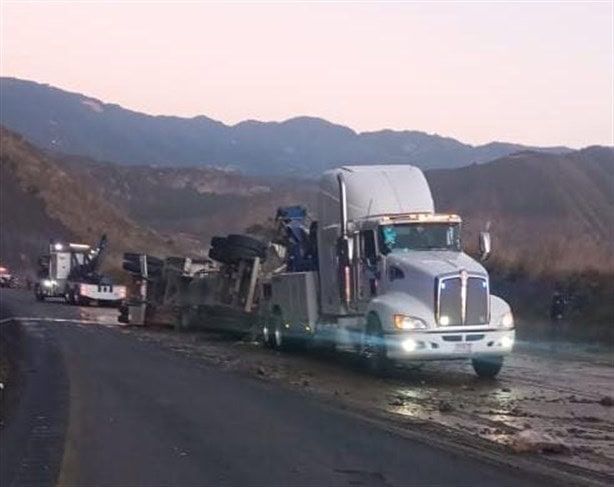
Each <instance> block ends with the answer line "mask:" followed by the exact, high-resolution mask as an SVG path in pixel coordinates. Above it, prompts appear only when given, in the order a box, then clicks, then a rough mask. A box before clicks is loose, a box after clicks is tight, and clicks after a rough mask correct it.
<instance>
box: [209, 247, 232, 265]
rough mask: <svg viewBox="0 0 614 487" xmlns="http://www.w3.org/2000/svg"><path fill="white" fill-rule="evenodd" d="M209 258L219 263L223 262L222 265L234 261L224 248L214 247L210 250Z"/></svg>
mask: <svg viewBox="0 0 614 487" xmlns="http://www.w3.org/2000/svg"><path fill="white" fill-rule="evenodd" d="M209 258H210V259H213V260H215V261H217V262H221V263H222V264H231V263H232V259H231V258H230V256H229V255H228V253H227V252H226V249H224V248H222V247H212V248H211V249H209Z"/></svg>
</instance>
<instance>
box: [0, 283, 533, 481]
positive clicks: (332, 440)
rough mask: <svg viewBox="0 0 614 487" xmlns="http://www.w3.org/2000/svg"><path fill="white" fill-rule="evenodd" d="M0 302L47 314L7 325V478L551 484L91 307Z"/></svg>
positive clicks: (1, 434) (17, 295) (18, 295)
mask: <svg viewBox="0 0 614 487" xmlns="http://www.w3.org/2000/svg"><path fill="white" fill-rule="evenodd" d="M0 310H1V313H2V314H1V315H0V316H1V317H2V318H7V317H8V316H11V315H12V316H20V317H31V318H34V317H39V318H43V319H42V320H28V319H24V320H22V321H21V322H20V324H19V325H15V324H12V323H11V322H8V321H6V320H3V322H2V324H1V325H0V332H1V333H2V336H3V338H4V339H7V340H10V341H11V346H12V347H14V348H17V347H18V348H19V349H20V351H21V354H22V355H21V361H20V366H19V370H18V372H16V373H14V374H13V378H12V380H13V382H15V383H16V385H13V386H12V387H13V389H15V390H14V391H13V396H12V397H11V400H10V401H9V403H10V404H9V405H8V411H7V417H6V418H5V423H4V424H3V426H2V429H1V430H0V485H2V486H3V487H5V486H6V487H9V486H17V487H19V486H23V485H28V486H37V485H41V486H43V485H54V484H58V485H66V486H68V485H78V486H94V485H96V486H99V485H106V486H121V487H127V486H158V485H160V486H161V485H164V486H166V485H169V486H170V485H177V486H190V485H199V486H205V485H212V486H223V485H231V486H243V485H246V486H247V485H254V486H264V485H280V486H281V485H283V486H292V485H300V486H316V485H317V486H324V485H331V486H332V485H334V486H343V485H348V486H351V485H360V486H407V485H472V486H473V485H485V486H494V485H510V486H511V485H522V486H523V487H529V486H531V485H537V484H538V483H540V484H541V483H543V481H542V482H540V481H538V480H537V479H531V478H528V476H527V475H525V474H523V473H522V472H519V471H517V470H512V469H506V468H503V467H501V466H496V465H493V464H491V463H487V462H486V461H481V460H480V459H476V458H473V457H466V456H463V455H462V454H461V453H460V451H456V452H455V451H453V450H445V449H441V448H440V447H435V446H432V445H429V444H428V442H426V443H425V442H420V441H415V440H411V439H408V438H407V437H404V436H399V435H397V434H395V433H391V432H389V431H386V430H385V429H383V428H380V427H378V426H377V425H376V424H372V423H370V422H367V421H364V420H362V419H360V418H359V417H356V416H354V415H352V414H348V413H347V412H346V411H343V410H341V409H336V408H334V407H333V406H331V405H329V404H326V403H323V402H320V401H319V400H318V399H316V398H314V397H310V396H307V395H305V394H301V393H298V392H294V391H290V390H287V389H285V388H282V387H280V386H276V385H274V384H269V383H265V382H261V381H258V380H254V379H250V378H247V377H243V376H240V375H237V374H233V373H230V372H225V371H221V370H219V369H216V368H215V367H212V366H209V365H205V364H204V363H203V362H202V361H199V360H197V359H194V358H190V357H186V356H182V355H180V354H177V353H173V352H172V351H169V350H168V349H164V348H162V347H160V346H159V345H157V344H155V343H152V342H147V341H141V340H139V339H138V338H135V336H134V335H133V334H126V333H122V331H121V328H120V327H118V326H101V325H96V324H91V323H88V322H87V321H84V319H85V320H86V319H87V313H88V310H81V309H79V308H74V307H69V306H65V305H61V304H54V303H43V304H40V303H35V302H34V299H33V297H32V296H31V294H30V293H27V292H25V291H5V290H3V291H2V293H1V294H0ZM84 317H85V318H84ZM61 319H69V320H76V321H60V320H61ZM15 379H17V380H15Z"/></svg>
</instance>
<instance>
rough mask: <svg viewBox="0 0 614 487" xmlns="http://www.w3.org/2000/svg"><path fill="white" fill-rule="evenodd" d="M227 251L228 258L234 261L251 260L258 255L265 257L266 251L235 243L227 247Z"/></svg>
mask: <svg viewBox="0 0 614 487" xmlns="http://www.w3.org/2000/svg"><path fill="white" fill-rule="evenodd" d="M225 253H226V255H227V256H228V258H229V259H230V260H232V261H237V260H251V259H255V258H256V257H260V258H261V259H263V258H264V253H263V252H259V251H257V250H254V249H252V248H249V247H243V246H240V245H233V246H231V247H229V248H227V249H225Z"/></svg>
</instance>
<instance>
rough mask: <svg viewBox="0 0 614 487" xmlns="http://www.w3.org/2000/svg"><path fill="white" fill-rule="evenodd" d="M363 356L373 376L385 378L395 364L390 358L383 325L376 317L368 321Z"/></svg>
mask: <svg viewBox="0 0 614 487" xmlns="http://www.w3.org/2000/svg"><path fill="white" fill-rule="evenodd" d="M362 355H363V359H364V362H365V366H366V368H367V370H368V371H369V372H370V373H371V374H373V375H376V376H379V377H384V376H386V375H387V374H388V372H390V370H391V369H392V365H393V362H392V360H390V359H389V358H388V354H387V350H386V341H385V337H384V332H383V330H382V325H381V323H380V321H379V318H378V317H377V316H375V315H370V316H369V318H368V319H367V332H366V335H365V342H364V347H363V352H362Z"/></svg>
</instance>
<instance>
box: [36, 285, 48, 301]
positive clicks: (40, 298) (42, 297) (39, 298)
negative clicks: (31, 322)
mask: <svg viewBox="0 0 614 487" xmlns="http://www.w3.org/2000/svg"><path fill="white" fill-rule="evenodd" d="M34 296H35V297H36V300H37V301H44V300H45V295H44V294H43V291H42V289H41V287H40V286H39V285H38V284H37V285H36V286H34Z"/></svg>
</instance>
